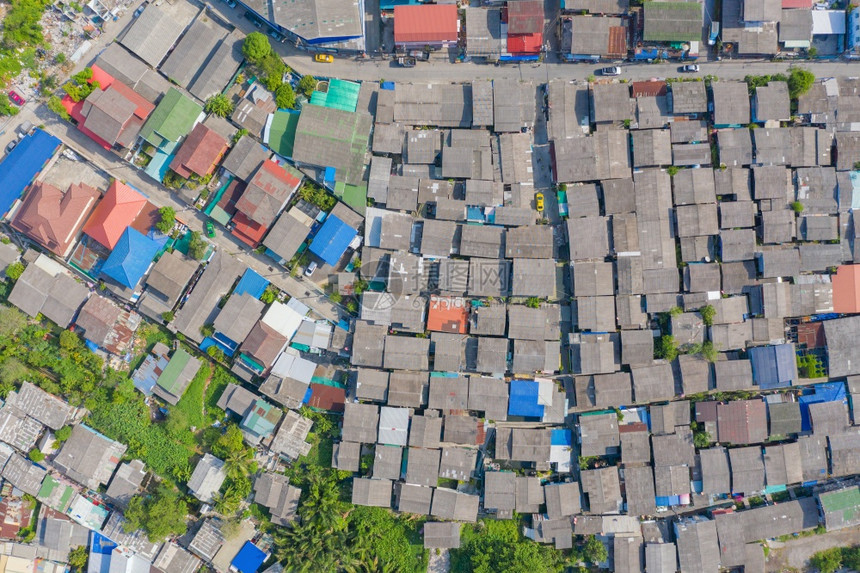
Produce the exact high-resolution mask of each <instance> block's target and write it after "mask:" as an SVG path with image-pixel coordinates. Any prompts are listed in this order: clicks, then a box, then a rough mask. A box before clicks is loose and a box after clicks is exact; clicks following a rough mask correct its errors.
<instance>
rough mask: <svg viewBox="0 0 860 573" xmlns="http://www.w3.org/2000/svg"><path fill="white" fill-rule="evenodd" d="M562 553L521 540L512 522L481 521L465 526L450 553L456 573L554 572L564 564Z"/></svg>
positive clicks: (560, 569) (452, 568)
mask: <svg viewBox="0 0 860 573" xmlns="http://www.w3.org/2000/svg"><path fill="white" fill-rule="evenodd" d="M566 561H567V560H566V559H565V558H564V554H563V553H562V552H560V551H556V550H555V549H553V548H552V547H549V546H546V545H538V544H537V543H534V542H533V541H530V540H527V539H526V538H525V537H523V535H522V533H520V530H519V523H518V522H517V521H514V520H505V521H497V520H489V519H488V520H484V521H481V522H479V523H478V524H476V525H466V526H464V527H463V531H462V533H461V534H460V548H459V549H452V550H451V571H454V572H455V573H494V572H496V571H508V572H511V573H555V572H560V571H562V570H563V569H564V567H565V565H566Z"/></svg>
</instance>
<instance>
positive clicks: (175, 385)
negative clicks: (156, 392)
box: [157, 348, 192, 396]
mask: <svg viewBox="0 0 860 573" xmlns="http://www.w3.org/2000/svg"><path fill="white" fill-rule="evenodd" d="M191 359H192V356H191V355H190V354H188V353H187V352H186V351H185V350H183V349H181V348H179V349H178V350H177V351H176V352H174V353H173V356H172V357H171V358H170V362H168V363H167V366H165V367H164V371H162V373H161V376H159V377H158V382H157V384H158V385H159V386H161V387H162V388H164V389H165V390H167V391H168V392H170V393H171V394H173V395H174V396H176V395H178V392H182V391H184V388H180V387H179V386H183V385H184V384H187V382H188V380H183V381H182V383H180V382H179V375H180V374H182V371H183V370H185V367H186V366H187V365H188V362H189V361H190V360H191Z"/></svg>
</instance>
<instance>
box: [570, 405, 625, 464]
mask: <svg viewBox="0 0 860 573" xmlns="http://www.w3.org/2000/svg"><path fill="white" fill-rule="evenodd" d="M577 426H578V429H579V441H580V452H581V453H580V455H581V456H586V457H587V456H604V455H612V454H616V453H618V447H619V446H620V444H621V441H620V437H619V434H618V418H617V416H616V415H615V414H614V413H608V414H591V415H581V416H580V417H579V421H578V424H577Z"/></svg>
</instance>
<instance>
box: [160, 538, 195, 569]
mask: <svg viewBox="0 0 860 573" xmlns="http://www.w3.org/2000/svg"><path fill="white" fill-rule="evenodd" d="M200 565H201V563H200V559H198V558H197V557H196V556H195V555H192V554H191V553H189V552H188V551H186V550H185V549H183V548H182V547H180V546H179V545H177V544H176V543H172V542H168V543H165V544H163V545H162V546H161V550H160V551H159V552H158V555H157V556H156V558H155V560H154V561H153V562H152V567H153V568H154V569H155V570H156V571H158V572H159V573H174V572H176V573H194V572H195V571H197V570H198V569H199V568H200Z"/></svg>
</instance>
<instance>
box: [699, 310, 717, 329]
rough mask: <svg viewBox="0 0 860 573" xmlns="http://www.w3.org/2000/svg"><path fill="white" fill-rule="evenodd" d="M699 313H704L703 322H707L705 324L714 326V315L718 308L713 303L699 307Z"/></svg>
mask: <svg viewBox="0 0 860 573" xmlns="http://www.w3.org/2000/svg"><path fill="white" fill-rule="evenodd" d="M699 314H701V315H702V322H704V323H705V326H713V325H714V316H716V314H717V309H715V308H714V307H713V306H711V305H706V306H703V307H702V308H700V309H699Z"/></svg>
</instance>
